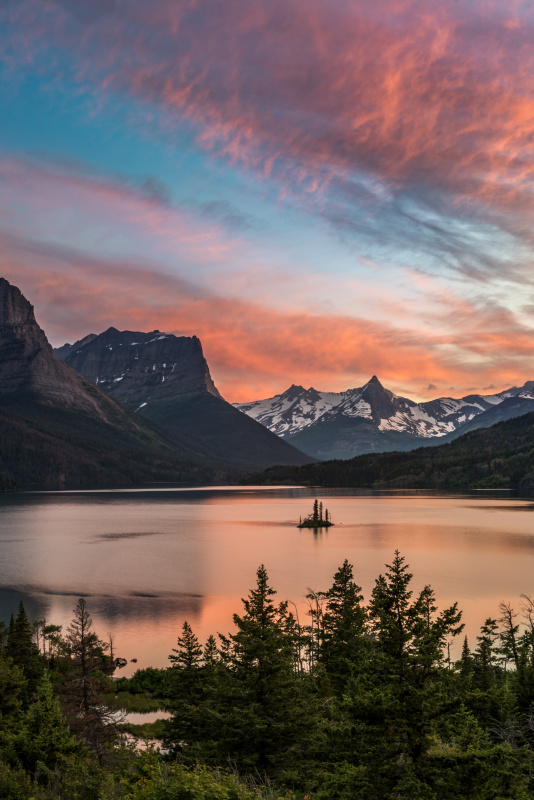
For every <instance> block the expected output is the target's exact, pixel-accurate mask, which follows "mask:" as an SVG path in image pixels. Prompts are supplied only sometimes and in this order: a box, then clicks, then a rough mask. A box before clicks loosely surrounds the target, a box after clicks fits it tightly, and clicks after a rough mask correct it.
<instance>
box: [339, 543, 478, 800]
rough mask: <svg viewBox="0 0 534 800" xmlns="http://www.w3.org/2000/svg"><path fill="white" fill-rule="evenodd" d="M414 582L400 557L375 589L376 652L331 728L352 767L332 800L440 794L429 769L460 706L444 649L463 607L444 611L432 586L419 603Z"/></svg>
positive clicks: (372, 642)
mask: <svg viewBox="0 0 534 800" xmlns="http://www.w3.org/2000/svg"><path fill="white" fill-rule="evenodd" d="M411 578H412V576H411V574H410V573H409V571H408V567H407V565H405V564H404V558H403V557H401V556H400V554H399V552H398V551H396V552H395V557H394V560H393V563H392V564H391V565H388V566H387V572H386V574H385V575H381V576H379V578H378V579H377V581H376V583H375V587H374V589H373V593H372V598H371V603H370V605H369V611H368V613H369V635H370V639H369V640H368V641H369V647H368V648H366V649H365V650H364V654H365V659H364V660H362V661H361V662H360V667H359V669H358V671H355V672H354V673H353V675H352V677H351V678H350V680H349V682H348V684H347V687H346V690H345V693H344V695H343V698H342V700H341V701H340V704H339V711H338V712H337V713H336V714H335V719H334V722H333V724H332V727H331V743H330V752H331V753H332V757H333V758H334V760H340V761H342V762H344V763H345V764H347V765H350V767H347V768H345V769H344V770H342V771H341V772H340V771H339V769H336V770H334V771H333V773H332V776H333V777H332V778H331V780H329V782H328V786H329V792H330V796H331V797H336V796H339V797H343V798H347V800H348V798H349V797H365V798H366V800H367V798H369V800H371V798H372V799H373V800H375V798H376V800H382V798H389V797H391V798H393V797H395V798H396V797H399V798H401V797H402V798H404V797H406V798H408V797H409V796H410V795H409V792H410V791H413V792H414V793H415V794H414V795H413V796H414V797H418V798H429V799H430V798H431V797H433V796H434V795H433V791H432V789H431V788H430V787H429V786H426V784H425V780H426V779H425V774H426V773H425V770H426V768H427V765H428V758H429V753H430V752H431V748H432V744H433V737H434V735H435V730H436V725H437V724H438V722H439V721H440V720H441V719H442V718H443V713H444V709H448V708H450V706H451V703H453V702H454V701H453V700H452V691H451V686H450V685H451V683H452V680H453V677H452V675H451V673H450V672H449V670H445V669H444V668H443V663H444V649H445V645H446V642H447V639H448V637H450V636H456V635H458V634H459V633H460V632H461V630H462V627H463V626H462V625H461V623H460V618H461V615H460V613H459V612H458V610H457V607H456V605H453V606H451V607H450V608H448V609H446V610H445V611H442V612H441V613H438V610H437V607H436V603H435V598H434V593H433V591H432V589H431V588H430V587H428V586H427V587H425V588H424V589H423V590H422V591H421V592H420V593H419V595H418V596H417V597H416V598H415V600H412V595H413V592H412V590H411V589H410V582H411ZM409 787H411V788H409Z"/></svg>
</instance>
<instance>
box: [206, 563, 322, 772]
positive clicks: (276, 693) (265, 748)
mask: <svg viewBox="0 0 534 800" xmlns="http://www.w3.org/2000/svg"><path fill="white" fill-rule="evenodd" d="M275 594H276V592H275V590H274V589H273V588H272V587H271V586H269V583H268V576H267V571H266V569H265V567H264V566H263V565H261V566H260V567H259V569H258V571H257V582H256V587H255V588H254V589H252V590H251V591H250V593H249V596H248V598H246V599H244V600H243V605H244V614H243V615H242V616H238V615H237V614H234V623H235V626H236V628H237V632H236V633H234V634H230V635H229V636H228V637H224V636H221V642H222V654H221V655H222V660H223V664H224V666H225V667H226V670H225V673H224V680H223V681H222V684H221V701H222V702H221V708H220V715H221V721H222V729H221V730H220V738H219V752H220V755H221V756H222V757H223V760H226V759H227V758H230V759H232V760H233V761H235V762H236V764H237V766H238V767H239V768H240V769H241V770H244V771H250V770H257V771H259V772H260V774H262V773H263V772H266V773H267V774H268V775H270V776H272V777H274V776H276V775H280V774H281V773H282V772H283V771H284V770H291V769H292V768H293V767H294V765H295V764H298V763H299V762H302V761H305V760H307V759H308V757H309V755H310V752H309V748H310V742H309V734H310V732H311V730H312V729H313V724H312V723H313V720H314V714H315V712H314V701H313V698H312V697H311V696H310V695H309V694H308V693H307V685H306V681H305V680H304V679H303V678H301V677H298V676H297V675H296V674H295V670H294V652H293V635H292V630H291V628H292V626H291V624H290V622H289V618H288V610H287V603H285V602H283V603H280V604H278V605H276V604H275V603H274V600H273V597H274V595H275ZM221 763H223V762H221Z"/></svg>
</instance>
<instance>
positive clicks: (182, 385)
mask: <svg viewBox="0 0 534 800" xmlns="http://www.w3.org/2000/svg"><path fill="white" fill-rule="evenodd" d="M60 351H61V354H62V357H63V359H64V362H65V363H66V364H68V365H69V366H70V367H72V368H73V369H75V370H76V371H77V372H78V373H80V375H83V376H84V378H86V379H88V380H89V381H90V382H91V384H92V385H93V386H96V387H98V388H99V389H102V390H104V391H105V392H107V393H108V394H109V395H110V396H111V397H113V398H115V399H116V400H118V401H120V402H121V403H124V404H125V405H126V406H127V407H128V408H130V409H131V410H132V411H135V412H136V413H137V414H138V415H139V416H140V417H142V418H143V419H147V420H151V421H152V422H153V423H155V424H156V425H158V427H159V428H160V429H161V430H164V431H165V433H166V435H167V436H169V437H170V438H171V439H172V438H173V437H175V436H178V437H179V439H180V440H184V439H185V440H187V441H188V442H189V443H190V445H191V447H192V448H193V449H197V450H198V451H199V452H201V453H202V454H203V456H204V457H205V458H208V459H209V460H211V461H212V462H213V463H215V464H218V465H220V466H221V467H228V468H231V469H238V470H258V469H262V468H266V467H268V466H271V465H273V464H304V463H307V462H308V461H310V456H308V455H306V454H304V453H301V452H300V451H299V450H298V449H297V448H295V447H294V446H292V445H291V444H290V443H289V442H285V441H284V440H282V439H280V438H279V437H278V436H276V435H275V434H274V433H272V432H271V431H269V430H268V429H267V428H266V427H265V426H262V425H260V424H259V423H258V422H256V421H255V420H253V419H251V418H249V417H247V416H246V415H244V414H242V413H241V412H240V411H238V410H237V409H235V408H234V407H233V406H232V405H231V404H230V403H227V401H226V400H225V399H224V398H223V397H222V396H221V394H220V392H219V391H218V389H217V388H216V386H215V384H214V382H213V379H212V377H211V374H210V371H209V367H208V364H207V361H206V359H205V357H204V354H203V350H202V344H201V342H200V340H199V339H198V337H196V336H192V337H188V336H175V335H174V334H172V333H163V332H161V331H159V330H154V331H151V332H149V333H144V332H140V331H119V330H117V328H113V327H111V328H108V329H107V330H106V331H104V332H103V333H101V334H98V335H94V334H89V336H86V337H84V339H81V340H80V341H79V342H77V343H76V344H74V345H64V346H63V347H62V348H58V351H56V352H60Z"/></svg>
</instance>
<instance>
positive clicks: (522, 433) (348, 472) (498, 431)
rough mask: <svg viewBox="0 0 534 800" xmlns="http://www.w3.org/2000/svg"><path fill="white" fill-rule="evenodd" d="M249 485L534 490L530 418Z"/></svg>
mask: <svg viewBox="0 0 534 800" xmlns="http://www.w3.org/2000/svg"><path fill="white" fill-rule="evenodd" d="M250 482H251V483H274V484H276V483H296V484H311V485H316V486H355V487H356V486H374V487H377V488H380V487H383V488H388V487H391V488H394V487H399V488H412V489H436V488H446V489H466V488H473V489H475V488H476V489H493V488H503V489H506V488H510V489H525V490H530V489H533V488H534V414H525V415H524V416H522V417H517V418H516V419H511V420H507V421H506V422H501V423H499V424H498V425H494V426H492V427H491V428H483V429H479V430H476V431H472V432H470V433H467V434H465V436H461V437H460V438H459V439H456V441H454V442H451V443H450V444H444V445H440V446H439V447H420V448H418V449H417V450H412V451H411V452H408V453H406V452H394V453H376V454H369V455H364V456H357V457H356V458H352V459H350V460H348V461H324V462H322V463H314V464H306V465H304V466H303V467H293V468H291V467H274V468H272V469H269V470H267V471H266V472H264V473H261V474H259V475H254V476H253V477H252V478H251V479H250Z"/></svg>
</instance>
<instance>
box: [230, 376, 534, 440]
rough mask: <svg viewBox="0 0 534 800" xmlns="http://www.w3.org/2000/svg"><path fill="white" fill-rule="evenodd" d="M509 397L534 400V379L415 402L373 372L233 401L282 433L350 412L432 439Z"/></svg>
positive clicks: (361, 420)
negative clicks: (348, 384) (345, 383)
mask: <svg viewBox="0 0 534 800" xmlns="http://www.w3.org/2000/svg"><path fill="white" fill-rule="evenodd" d="M510 397H521V398H525V399H531V400H534V382H532V381H530V382H527V383H525V385H524V386H523V387H520V388H517V387H512V388H511V389H508V390H506V391H504V392H499V393H497V394H493V395H480V394H477V395H468V396H466V397H462V398H454V397H440V398H438V399H436V400H430V401H428V402H425V403H415V402H414V401H413V400H410V399H408V398H406V397H399V396H398V395H395V394H394V393H393V392H391V391H389V390H388V389H386V388H384V387H383V386H382V384H381V383H380V381H379V380H378V378H377V377H376V376H373V377H372V378H371V380H370V381H368V382H367V383H366V384H365V385H364V386H362V387H359V388H355V389H348V390H347V391H346V392H323V391H317V390H316V389H314V388H313V387H311V388H309V389H304V387H302V386H295V385H293V386H290V387H289V389H287V390H286V391H285V392H283V393H282V394H279V395H275V396H274V397H269V398H267V399H265V400H256V401H254V402H251V403H235V404H234V405H235V407H236V408H238V409H239V410H240V411H242V412H243V413H245V414H248V415H249V416H251V417H252V418H253V419H255V420H257V421H258V422H260V423H261V424H262V425H265V426H266V427H267V428H269V429H270V430H271V431H273V432H274V433H276V434H278V435H279V436H282V437H283V438H288V437H290V436H292V435H293V434H296V433H299V432H301V431H305V430H307V429H309V428H311V427H312V426H314V425H316V424H318V423H320V424H321V428H322V429H325V426H327V425H328V424H329V423H333V424H335V423H336V420H337V419H341V418H348V419H350V420H354V423H355V424H367V425H372V426H373V427H374V428H375V430H378V431H382V432H386V431H396V432H399V433H406V434H410V435H411V436H415V437H418V438H421V439H431V438H436V437H441V436H445V435H447V434H450V433H453V432H454V431H456V430H457V429H458V428H460V427H461V426H462V425H464V424H466V423H467V422H469V421H470V420H472V419H473V418H474V417H476V416H478V415H479V414H481V413H483V412H484V411H487V410H488V409H489V408H492V407H494V406H497V405H499V404H500V403H502V402H503V401H504V400H506V399H507V398H510Z"/></svg>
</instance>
